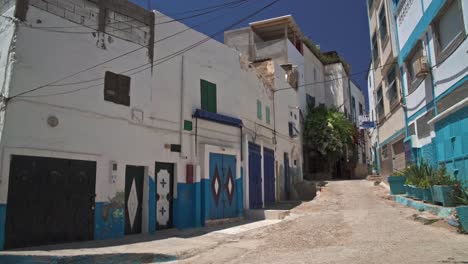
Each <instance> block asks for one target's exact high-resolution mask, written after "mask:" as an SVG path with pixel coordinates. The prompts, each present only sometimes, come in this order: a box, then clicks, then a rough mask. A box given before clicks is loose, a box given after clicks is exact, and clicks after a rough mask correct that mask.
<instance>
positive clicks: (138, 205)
mask: <svg viewBox="0 0 468 264" xmlns="http://www.w3.org/2000/svg"><path fill="white" fill-rule="evenodd" d="M144 176H145V167H139V166H129V165H127V167H126V168H125V234H126V235H128V234H139V233H141V220H142V209H143V204H142V203H143V179H144Z"/></svg>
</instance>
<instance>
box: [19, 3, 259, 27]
mask: <svg viewBox="0 0 468 264" xmlns="http://www.w3.org/2000/svg"><path fill="white" fill-rule="evenodd" d="M247 1H250V0H236V1H232V2H228V3H224V4H220V5H216V6H215V7H216V8H214V9H213V7H211V8H210V10H208V11H205V12H202V13H199V14H195V15H190V16H187V17H182V18H175V19H171V20H168V21H164V22H160V23H155V24H154V25H161V24H167V23H171V22H176V21H183V20H187V19H190V18H195V17H199V16H203V15H206V14H209V13H213V12H216V11H219V10H221V9H224V8H231V7H237V5H239V4H243V3H245V2H247ZM200 10H203V9H200ZM160 17H165V16H160ZM132 21H135V19H131V20H127V21H115V22H111V23H105V24H104V25H112V24H119V23H128V22H132ZM100 25H103V24H93V25H79V26H61V27H60V26H32V25H27V26H28V27H30V28H35V29H52V30H51V31H52V32H56V31H55V30H53V29H67V28H82V27H98V26H100ZM139 27H147V25H144V26H137V27H133V28H139ZM127 29H130V28H123V29H118V30H127ZM57 32H58V33H77V34H87V33H93V32H96V31H90V32H73V31H72V32H70V31H57Z"/></svg>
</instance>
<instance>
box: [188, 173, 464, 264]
mask: <svg viewBox="0 0 468 264" xmlns="http://www.w3.org/2000/svg"><path fill="white" fill-rule="evenodd" d="M385 194H386V190H384V189H383V188H382V187H380V186H377V187H375V186H373V183H372V182H368V181H338V182H330V183H329V184H328V185H327V187H326V188H325V189H324V191H323V192H322V193H321V195H320V196H319V197H318V199H317V200H316V201H313V202H309V203H304V204H302V205H301V206H299V207H297V208H296V209H294V210H293V212H294V213H295V214H303V215H302V216H300V217H298V218H296V219H294V220H290V221H283V222H281V223H279V224H276V225H272V226H269V227H267V228H262V229H257V230H255V231H254V232H247V233H244V234H242V235H241V236H238V237H236V239H231V240H230V241H229V242H228V243H224V244H222V245H219V246H217V247H216V248H213V249H210V250H207V251H204V252H203V253H201V254H197V255H196V256H194V257H192V258H190V259H187V260H186V261H185V262H184V263H468V235H461V234H458V233H456V232H454V231H453V230H449V229H447V228H444V227H437V226H425V225H423V224H421V223H419V222H415V221H413V220H412V219H411V216H412V215H413V214H414V213H417V211H415V210H413V209H409V208H406V207H403V206H401V205H399V204H396V203H394V202H391V201H388V200H385V199H384V195H385Z"/></svg>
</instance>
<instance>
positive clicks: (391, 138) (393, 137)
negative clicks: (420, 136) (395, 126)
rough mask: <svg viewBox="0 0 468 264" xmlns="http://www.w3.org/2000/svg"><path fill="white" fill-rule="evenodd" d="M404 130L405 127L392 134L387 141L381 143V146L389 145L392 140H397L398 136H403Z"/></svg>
mask: <svg viewBox="0 0 468 264" xmlns="http://www.w3.org/2000/svg"><path fill="white" fill-rule="evenodd" d="M404 132H405V129H404V128H402V129H400V130H398V131H397V132H396V133H395V134H393V135H391V136H390V137H389V138H387V139H386V140H385V141H383V142H382V143H380V146H383V145H387V144H388V143H390V142H391V141H393V140H395V139H396V138H397V137H399V136H401V135H402V134H403V133H404Z"/></svg>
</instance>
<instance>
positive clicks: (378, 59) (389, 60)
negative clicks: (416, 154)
mask: <svg viewBox="0 0 468 264" xmlns="http://www.w3.org/2000/svg"><path fill="white" fill-rule="evenodd" d="M367 7H368V18H369V30H370V42H371V53H372V56H371V57H372V67H371V69H370V70H369V75H370V76H371V78H372V86H373V88H370V87H369V88H368V89H369V91H371V90H372V93H369V98H371V97H372V100H371V99H369V103H370V104H369V109H370V111H369V115H370V119H372V120H376V122H377V127H378V128H377V133H378V135H376V138H377V140H378V144H377V149H376V152H377V153H378V156H377V158H376V159H377V161H378V162H377V168H378V169H377V170H378V172H379V173H380V175H382V176H384V178H385V177H386V176H389V175H390V174H391V173H393V172H395V171H399V170H401V169H403V168H404V167H405V166H406V159H405V152H404V148H403V145H404V144H403V143H404V139H405V113H404V108H403V103H402V102H403V94H402V83H401V81H400V80H401V78H400V76H401V72H400V70H399V67H398V54H399V48H398V47H399V46H398V42H397V39H398V38H397V34H396V33H395V32H396V24H395V19H394V4H393V2H392V1H389V0H368V1H367ZM371 103H372V104H371ZM374 144H375V143H374Z"/></svg>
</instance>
